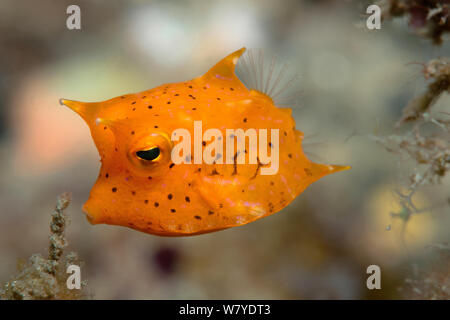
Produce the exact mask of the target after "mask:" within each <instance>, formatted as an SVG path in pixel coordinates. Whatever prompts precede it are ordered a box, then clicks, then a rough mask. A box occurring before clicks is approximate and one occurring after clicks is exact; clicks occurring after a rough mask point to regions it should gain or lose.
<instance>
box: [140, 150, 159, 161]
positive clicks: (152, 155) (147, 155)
mask: <svg viewBox="0 0 450 320" xmlns="http://www.w3.org/2000/svg"><path fill="white" fill-rule="evenodd" d="M159 153H160V151H159V148H152V149H149V150H142V151H138V152H136V155H137V156H138V157H139V158H141V159H144V160H148V161H152V160H155V159H156V158H158V156H159Z"/></svg>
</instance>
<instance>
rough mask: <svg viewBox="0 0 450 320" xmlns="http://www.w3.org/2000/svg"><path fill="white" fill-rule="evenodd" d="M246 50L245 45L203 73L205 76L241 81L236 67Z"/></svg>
mask: <svg viewBox="0 0 450 320" xmlns="http://www.w3.org/2000/svg"><path fill="white" fill-rule="evenodd" d="M245 50H246V49H245V47H243V48H241V49H239V50H237V51H235V52H233V53H231V54H229V55H228V56H226V57H225V58H223V59H222V60H220V61H219V62H218V63H216V64H215V65H214V66H213V67H212V68H211V69H209V71H208V72H207V73H205V74H204V75H203V78H216V79H227V80H237V81H239V82H240V80H239V79H238V78H237V77H236V74H235V69H236V64H237V62H238V60H239V57H240V56H242V54H243V53H244V52H245Z"/></svg>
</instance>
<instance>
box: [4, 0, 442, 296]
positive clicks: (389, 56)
mask: <svg viewBox="0 0 450 320" xmlns="http://www.w3.org/2000/svg"><path fill="white" fill-rule="evenodd" d="M364 3H365V2H364V1H363V2H361V1H312V0H311V1H300V0H284V1H269V0H258V1H257V0H215V1H200V0H184V1H162V0H161V1H106V0H104V1H75V0H74V1H66V0H63V1H46V0H44V1H39V3H38V4H37V3H36V2H34V1H31V0H29V1H27V0H24V1H14V0H2V1H1V2H0V163H1V166H0V208H1V210H0V283H3V282H5V281H7V280H8V279H9V278H10V276H11V275H13V274H14V273H15V272H16V264H17V261H18V259H20V258H25V259H26V258H27V257H29V256H30V255H31V254H33V253H35V252H42V253H45V252H46V250H47V246H48V228H49V227H48V224H49V220H50V213H51V211H52V209H53V207H54V203H55V200H56V197H57V196H58V195H59V194H61V193H62V192H65V191H68V192H71V193H72V199H73V200H72V204H71V205H70V207H69V209H68V211H67V212H68V214H69V217H70V220H71V223H70V225H69V226H68V229H67V239H68V241H69V243H70V246H69V249H68V250H74V251H76V252H78V254H79V257H80V258H81V259H82V260H83V261H84V267H83V269H82V279H83V280H87V281H88V288H89V290H90V291H92V293H93V295H94V296H93V297H94V298H95V299H181V298H184V299H209V298H212V299H323V298H331V299H377V298H385V299H393V298H400V299H401V298H404V297H405V294H404V292H403V291H401V290H399V289H398V288H399V287H402V285H403V284H404V281H405V279H406V278H408V277H410V276H411V274H412V273H414V270H415V269H417V268H419V269H421V270H427V269H426V268H428V265H429V264H430V263H432V261H434V260H433V259H435V252H434V251H433V250H431V249H430V248H429V247H430V246H432V245H433V244H436V243H446V242H448V241H450V233H449V227H450V215H449V206H448V204H447V203H446V201H447V200H446V197H448V190H449V189H448V187H449V178H448V177H447V178H444V180H443V181H442V184H441V185H438V186H433V187H427V188H423V189H420V190H418V191H417V192H416V194H415V196H414V202H415V205H416V207H418V208H419V209H422V211H423V212H422V213H421V214H415V215H413V216H411V218H410V220H409V221H408V223H407V224H406V225H404V222H403V220H401V219H395V218H393V217H392V216H391V213H392V212H395V213H396V212H400V211H401V210H402V208H401V206H400V204H399V201H398V197H397V196H396V193H395V190H402V188H403V187H404V186H406V185H407V184H408V182H409V181H408V176H409V174H410V173H411V168H413V167H414V166H415V164H414V162H411V161H409V160H408V158H406V157H401V156H399V155H395V154H392V153H388V152H387V151H386V150H385V149H384V148H383V147H382V146H380V145H379V144H377V143H376V142H375V141H374V140H373V139H371V135H373V134H392V133H393V132H394V131H393V126H394V124H395V122H396V121H397V120H398V118H399V117H400V115H401V110H402V109H403V107H404V106H405V105H406V104H407V102H408V101H409V100H411V98H412V97H414V96H415V95H417V94H419V93H420V92H422V91H423V90H424V88H425V86H426V82H425V80H424V79H423V77H422V75H421V71H422V67H421V66H420V65H417V64H414V63H421V62H427V61H428V60H430V59H432V58H436V57H438V56H445V55H448V54H449V53H450V47H449V44H448V42H444V44H443V45H441V46H439V47H437V46H432V45H431V44H430V41H429V40H427V39H422V38H420V37H417V35H415V34H414V33H413V32H411V30H410V29H409V27H408V23H407V21H406V20H403V19H398V20H394V21H386V22H383V25H382V29H381V30H375V31H369V30H368V29H367V28H365V17H364V16H363V13H364V12H365V7H364ZM70 4H77V5H79V6H80V8H81V27H82V28H81V30H68V29H67V28H66V19H67V17H68V15H67V14H66V8H67V7H68V6H69V5H70ZM242 46H245V47H247V48H261V49H263V51H264V50H267V51H268V52H270V53H274V54H276V55H277V56H278V57H279V61H281V62H282V63H283V62H289V63H290V66H291V70H295V72H296V73H297V74H298V75H299V81H298V84H296V86H295V88H294V89H295V90H297V92H298V93H299V94H298V95H297V100H298V101H297V103H295V104H293V105H292V106H293V107H294V112H293V115H294V117H295V119H296V122H297V129H299V130H301V131H303V132H304V133H305V135H306V137H307V139H306V141H307V142H308V143H307V145H306V149H307V151H308V152H309V154H311V158H312V159H314V160H315V161H319V162H324V163H335V164H348V165H351V166H352V169H351V170H350V171H346V172H342V173H339V174H335V175H331V176H328V177H326V178H325V179H322V180H320V181H319V182H317V183H314V184H313V185H311V186H310V187H309V188H308V189H307V190H306V191H305V192H304V193H303V194H302V195H300V196H299V197H298V198H297V199H296V200H295V201H294V202H293V203H292V204H290V205H289V206H288V207H287V208H286V209H284V210H283V211H281V212H279V213H277V214H275V215H273V216H270V217H267V218H264V219H261V220H258V221H256V222H254V223H251V224H249V225H246V226H243V227H238V228H233V229H229V230H225V231H221V232H216V233H212V234H206V235H201V236H195V237H189V238H161V237H156V236H152V235H148V234H144V233H139V232H137V231H134V230H131V229H127V228H124V227H116V226H107V225H97V226H91V225H90V224H89V223H88V222H87V220H86V219H85V217H84V215H83V214H82V212H81V206H82V204H83V203H84V202H85V201H86V200H87V199H88V196H89V191H90V188H91V187H92V185H93V184H94V182H95V180H96V178H97V174H98V170H99V167H100V162H99V156H98V154H97V151H96V149H95V146H94V143H93V141H92V139H91V137H90V133H89V130H88V127H87V125H86V124H85V123H84V122H83V121H82V119H81V118H80V117H79V116H78V115H76V114H75V113H74V112H72V111H70V110H69V109H68V108H65V107H62V106H60V105H59V103H58V99H59V98H67V99H74V100H81V101H99V100H105V99H108V98H112V97H115V96H118V95H121V94H125V93H132V92H139V91H142V90H146V89H149V88H152V87H155V86H158V85H160V84H163V83H167V82H179V81H183V80H187V79H191V78H193V77H196V76H198V75H200V74H202V73H204V72H205V71H207V70H208V68H209V67H211V66H212V65H213V64H214V63H216V62H217V61H219V60H220V59H221V58H223V57H224V56H225V55H227V54H228V53H230V52H232V51H234V50H236V49H239V48H241V47H242ZM449 102H450V98H449V97H448V96H443V97H442V98H441V99H440V100H439V101H438V103H437V105H436V106H435V107H434V109H435V110H436V111H447V112H449V111H450V109H449ZM372 264H376V265H379V266H380V267H381V272H382V290H371V291H370V290H368V289H367V288H366V279H367V276H368V275H367V274H366V268H367V267H368V266H369V265H372Z"/></svg>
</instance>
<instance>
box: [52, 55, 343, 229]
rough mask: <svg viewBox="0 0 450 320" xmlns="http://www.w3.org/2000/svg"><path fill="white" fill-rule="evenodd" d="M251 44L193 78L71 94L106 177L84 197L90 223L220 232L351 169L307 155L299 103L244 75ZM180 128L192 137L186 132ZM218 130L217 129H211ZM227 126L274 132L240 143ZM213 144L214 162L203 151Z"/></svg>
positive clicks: (277, 207)
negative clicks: (292, 104)
mask: <svg viewBox="0 0 450 320" xmlns="http://www.w3.org/2000/svg"><path fill="white" fill-rule="evenodd" d="M244 51H245V48H242V49H240V50H238V51H236V52H234V53H232V54H230V55H228V56H227V57H225V58H224V59H223V60H221V61H220V62H219V63H217V64H216V65H215V66H213V67H212V68H211V69H210V70H209V71H208V72H207V73H206V74H204V75H203V76H200V77H197V78H195V79H193V80H190V81H186V82H180V83H171V84H165V85H162V86H159V87H157V88H154V89H151V90H147V91H143V92H140V93H135V94H127V95H122V96H119V97H116V98H113V99H110V100H106V101H103V102H78V101H72V100H65V99H61V101H60V102H61V104H64V105H66V106H68V107H69V108H70V109H72V110H73V111H75V112H76V113H78V114H79V115H80V116H81V117H82V118H83V119H84V120H85V121H86V123H87V124H88V126H89V128H90V130H91V134H92V137H93V140H94V142H95V145H96V147H97V149H98V152H99V154H100V157H101V163H102V165H101V168H100V173H99V176H98V179H97V181H96V183H95V185H94V187H93V188H92V190H91V193H90V197H89V199H88V201H87V202H86V203H85V205H84V206H83V211H84V212H85V214H86V217H87V219H88V220H89V222H90V223H92V224H99V223H106V224H112V225H120V226H125V227H130V228H133V229H136V230H139V231H142V232H146V233H150V234H155V235H161V236H187V235H195V234H201V233H207V232H213V231H218V230H221V229H225V228H230V227H235V226H241V225H244V224H247V223H249V222H252V221H254V220H257V219H259V218H262V217H266V216H268V215H271V214H273V213H275V212H278V211H280V210H281V209H283V208H284V207H285V206H287V205H288V204H289V203H290V202H291V201H292V200H294V199H295V198H296V197H297V196H298V195H299V194H300V193H302V192H303V190H305V188H306V187H307V186H309V185H310V184H311V183H313V182H314V181H316V180H318V179H320V178H321V177H323V176H325V175H327V174H330V173H334V172H337V171H341V170H346V169H348V168H349V167H347V166H336V165H322V164H317V163H313V162H311V161H310V160H308V159H307V158H306V156H305V155H304V153H303V151H302V139H303V133H302V132H300V131H297V130H296V129H295V121H294V119H293V118H292V116H291V109H287V108H278V107H276V106H275V105H274V103H273V101H272V99H271V98H270V97H269V96H268V95H266V94H264V93H263V92H260V91H258V90H255V89H249V88H247V87H246V86H245V85H244V84H243V83H242V82H241V81H240V80H239V78H238V77H237V76H236V74H235V67H236V63H237V62H238V59H239V57H240V56H241V55H242V54H243V53H244ZM199 121H201V127H200V128H199V126H198V124H199V123H200V122H199ZM180 128H182V129H184V130H185V131H184V133H188V134H190V137H189V136H187V135H186V134H185V135H181V136H182V137H180V136H178V137H177V135H176V133H177V129H180ZM194 128H195V129H194ZM208 129H214V131H212V132H213V134H209V136H206V134H205V136H203V135H202V132H203V133H206V132H207V131H208ZM227 129H243V131H244V132H247V131H246V130H247V129H254V130H256V132H257V133H258V134H259V133H261V134H259V139H260V141H259V142H261V141H263V140H264V139H262V138H261V137H263V136H264V135H263V134H262V133H264V131H265V130H266V137H267V140H266V141H265V142H266V143H265V144H264V143H262V144H258V145H257V147H256V149H255V148H253V149H251V148H249V145H250V139H251V137H250V136H251V135H250V134H249V135H248V137H247V138H245V136H244V141H247V140H248V144H247V142H245V143H246V144H245V145H244V148H242V144H241V145H240V146H241V149H239V145H238V141H239V139H236V141H235V140H231V139H233V138H234V136H233V135H229V136H227ZM264 129H265V130H264ZM274 129H277V130H274ZM210 132H211V131H210ZM271 132H274V134H271ZM181 133H183V132H181ZM220 134H221V135H222V137H223V139H222V137H221V136H220ZM236 136H237V135H236ZM241 137H242V136H241ZM228 138H230V141H233V142H232V146H233V147H235V148H234V150H235V151H233V152H232V153H231V154H226V150H228V149H227V148H228V146H227V147H225V146H223V145H222V149H220V148H219V146H220V143H223V144H224V143H225V140H227V139H228ZM178 139H179V140H178ZM275 139H276V140H277V141H275ZM189 140H190V141H189ZM227 141H228V140H227ZM188 142H189V143H190V142H192V146H190V145H189V149H187V152H186V149H180V148H179V150H178V149H177V150H178V151H177V152H174V153H177V154H178V153H179V155H180V156H181V157H182V158H183V161H182V162H179V161H175V162H177V163H175V162H174V161H173V159H174V158H173V157H172V151H174V148H178V147H179V146H180V145H179V144H181V143H188ZM230 143H231V142H230ZM195 145H197V151H196V150H195ZM177 146H178V147H177ZM198 148H200V149H198ZM242 149H244V150H242ZM198 150H200V152H199V151H198ZM261 151H265V152H266V155H269V154H272V155H278V165H277V166H276V165H274V163H275V157H274V158H273V159H272V160H273V161H272V162H273V163H272V164H270V165H269V164H268V162H267V159H269V158H267V156H266V157H264V159H265V160H263V159H262V158H261V155H264V153H261ZM207 152H209V154H211V156H213V157H214V161H212V162H211V161H209V162H208V161H199V160H198V159H195V158H196V156H197V157H201V156H202V154H203V155H205V153H206V154H207ZM255 158H256V161H255ZM227 160H228V161H227ZM229 160H231V163H230V162H229ZM269 166H272V168H271V169H270V168H269ZM262 170H266V173H265V174H263V171H262Z"/></svg>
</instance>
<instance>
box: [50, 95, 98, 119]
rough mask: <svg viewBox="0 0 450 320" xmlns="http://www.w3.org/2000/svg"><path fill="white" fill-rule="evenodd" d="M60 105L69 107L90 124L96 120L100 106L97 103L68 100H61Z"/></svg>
mask: <svg viewBox="0 0 450 320" xmlns="http://www.w3.org/2000/svg"><path fill="white" fill-rule="evenodd" d="M59 104H60V105H64V106H67V107H69V108H70V109H72V110H73V111H75V112H76V113H78V114H79V115H80V116H81V117H82V118H83V119H84V120H85V121H88V122H90V121H92V120H93V119H95V113H96V111H97V109H98V108H97V106H98V105H99V104H98V103H97V102H81V101H75V100H67V99H59Z"/></svg>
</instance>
